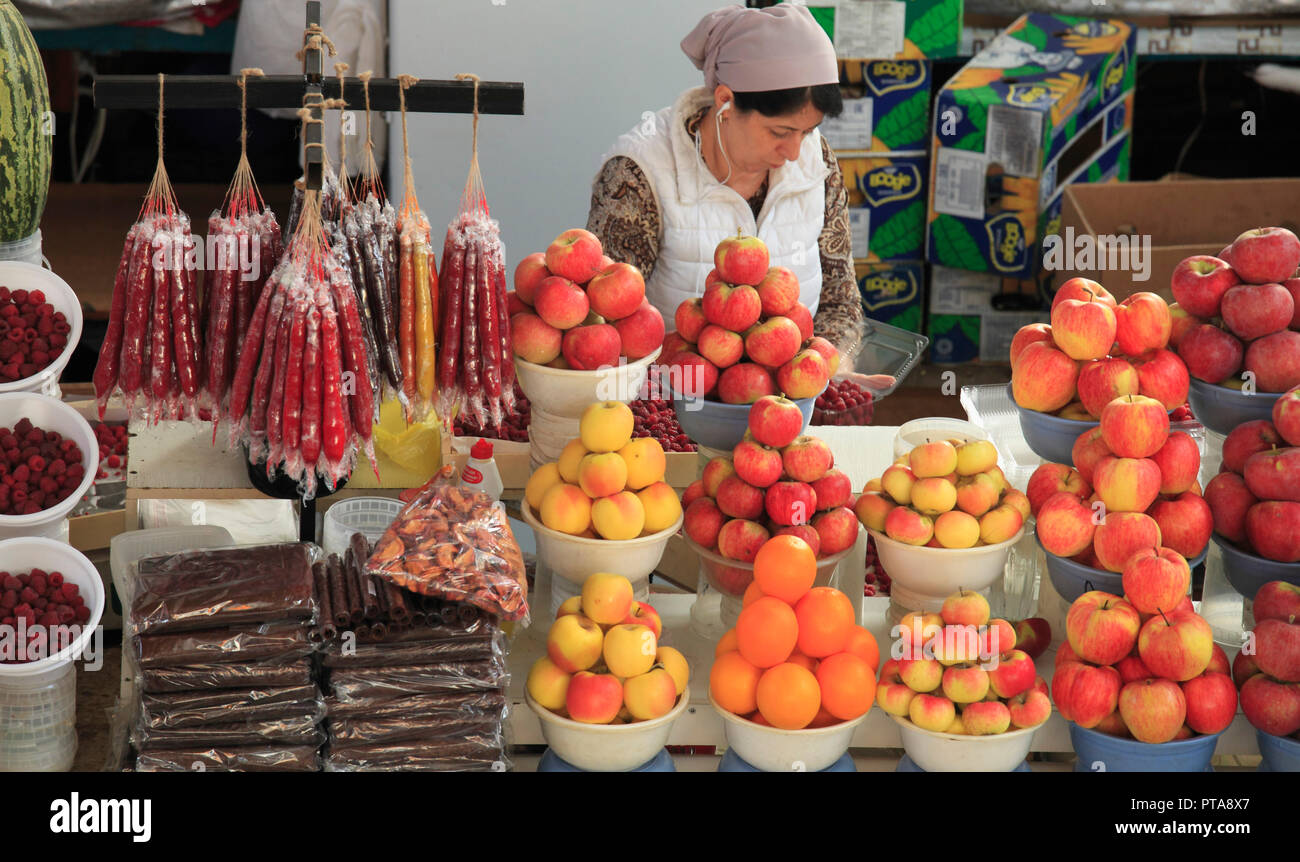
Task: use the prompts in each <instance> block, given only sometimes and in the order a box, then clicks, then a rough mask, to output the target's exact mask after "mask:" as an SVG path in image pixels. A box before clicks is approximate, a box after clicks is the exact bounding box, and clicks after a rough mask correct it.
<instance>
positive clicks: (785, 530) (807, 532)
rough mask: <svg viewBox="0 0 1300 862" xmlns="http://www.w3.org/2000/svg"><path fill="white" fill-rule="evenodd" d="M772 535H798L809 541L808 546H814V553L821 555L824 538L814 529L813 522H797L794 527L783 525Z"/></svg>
mask: <svg viewBox="0 0 1300 862" xmlns="http://www.w3.org/2000/svg"><path fill="white" fill-rule="evenodd" d="M772 535H774V536H798V537H799V538H801V539H803V540H804V541H805V542H807V543H808V547H810V548H812V550H813V554H814V555H816V556H819V557H820V556H821V553H822V552H821V547H822V539H821V536H820V535H818V533H817V531H816V530H815V529H813V526H812V524H795V525H794V526H792V527H781V528H780V529H778V530H777V531H776V532H775V533H773V534H772Z"/></svg>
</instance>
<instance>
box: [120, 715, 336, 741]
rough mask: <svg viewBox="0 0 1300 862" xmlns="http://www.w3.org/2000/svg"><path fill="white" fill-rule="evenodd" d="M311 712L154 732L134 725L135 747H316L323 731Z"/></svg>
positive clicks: (323, 735)
mask: <svg viewBox="0 0 1300 862" xmlns="http://www.w3.org/2000/svg"><path fill="white" fill-rule="evenodd" d="M318 722H319V719H318V718H317V716H316V713H315V712H314V711H312V712H304V713H302V714H301V715H295V716H288V717H285V718H268V719H263V720H261V721H244V722H238V723H235V724H209V725H204V726H202V727H184V728H176V729H162V730H155V729H153V728H151V727H148V726H146V725H144V724H138V725H137V726H136V730H135V747H136V748H137V749H139V750H140V751H149V750H153V749H165V750H172V749H177V748H225V747H229V746H237V745H267V744H268V743H280V744H282V745H320V744H321V743H322V742H324V741H325V732H324V731H323V730H321V729H320V727H319V723H318Z"/></svg>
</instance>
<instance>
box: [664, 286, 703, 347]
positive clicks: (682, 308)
mask: <svg viewBox="0 0 1300 862" xmlns="http://www.w3.org/2000/svg"><path fill="white" fill-rule="evenodd" d="M673 325H674V326H676V327H677V334H678V335H680V336H681V337H682V338H684V339H686V340H687V341H689V342H690V343H691V344H694V343H695V342H696V341H698V340H699V338H700V333H701V332H703V331H704V327H706V326H708V325H709V319H708V318H707V317H706V316H705V315H704V300H703V299H700V298H699V297H696V298H695V299H688V300H685V301H684V302H682V303H681V304H680V305H678V306H677V311H676V312H674V314H673ZM665 353H666V351H665Z"/></svg>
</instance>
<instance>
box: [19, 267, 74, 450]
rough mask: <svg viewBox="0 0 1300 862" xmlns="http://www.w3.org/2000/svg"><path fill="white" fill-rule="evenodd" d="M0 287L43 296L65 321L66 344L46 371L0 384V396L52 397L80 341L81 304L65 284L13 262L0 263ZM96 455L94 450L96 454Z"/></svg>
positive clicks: (45, 272) (40, 270)
mask: <svg viewBox="0 0 1300 862" xmlns="http://www.w3.org/2000/svg"><path fill="white" fill-rule="evenodd" d="M0 284H3V285H4V286H6V287H8V288H9V289H10V290H11V291H12V290H26V291H28V292H31V291H33V290H39V291H41V292H42V293H44V294H45V301H46V302H48V303H49V304H50V305H52V306H54V310H55V311H61V312H63V316H64V317H66V318H67V319H68V327H69V329H68V343H67V344H65V345H63V351H62V352H61V353H60V354H59V355H58V356H56V357H55V358H54V361H53V362H51V363H50V364H49V365H47V366H46V367H44V368H42V369H41V370H40V371H38V372H37V373H35V374H33V375H32V376H31V377H24V378H23V379H21V380H14V381H11V382H9V383H0V392H44V393H46V394H50V395H52V394H54V393H56V392H57V391H58V390H57V386H58V383H59V375H60V374H62V373H63V368H64V366H66V365H67V364H68V360H69V359H71V358H72V352H73V351H74V350H76V349H77V342H78V341H80V340H81V302H80V300H78V299H77V294H76V292H75V291H73V289H72V288H71V287H69V286H68V283H67V282H66V281H64V280H63V279H61V278H59V277H58V276H57V275H55V274H54V273H52V272H50V271H49V270H48V269H45V268H44V267H40V266H36V265H35V264H31V263H23V262H21V261H16V260H5V261H0ZM96 451H98V449H97V450H96Z"/></svg>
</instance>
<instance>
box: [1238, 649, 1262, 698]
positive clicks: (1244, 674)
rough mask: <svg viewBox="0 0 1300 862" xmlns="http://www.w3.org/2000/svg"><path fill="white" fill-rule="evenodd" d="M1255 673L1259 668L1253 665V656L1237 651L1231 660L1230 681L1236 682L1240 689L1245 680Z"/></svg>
mask: <svg viewBox="0 0 1300 862" xmlns="http://www.w3.org/2000/svg"><path fill="white" fill-rule="evenodd" d="M1257 673H1259V668H1258V667H1257V666H1256V665H1255V656H1254V655H1247V654H1246V653H1244V652H1239V653H1237V657H1236V658H1234V659H1233V660H1232V681H1233V682H1234V683H1236V684H1237V688H1238V689H1240V688H1241V687H1242V686H1243V685H1245V683H1246V680H1248V679H1250V678H1251V677H1252V676H1254V675H1255V674H1257Z"/></svg>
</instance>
